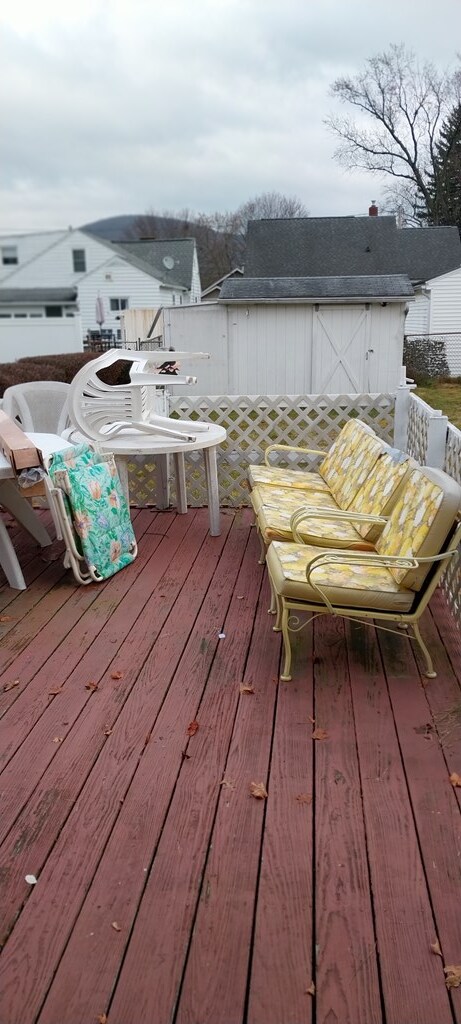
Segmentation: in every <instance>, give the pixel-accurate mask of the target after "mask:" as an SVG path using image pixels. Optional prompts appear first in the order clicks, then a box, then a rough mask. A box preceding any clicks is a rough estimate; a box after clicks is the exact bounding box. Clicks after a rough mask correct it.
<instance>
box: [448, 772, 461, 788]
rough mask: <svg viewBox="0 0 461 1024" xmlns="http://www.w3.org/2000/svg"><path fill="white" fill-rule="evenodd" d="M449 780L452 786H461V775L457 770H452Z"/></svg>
mask: <svg viewBox="0 0 461 1024" xmlns="http://www.w3.org/2000/svg"><path fill="white" fill-rule="evenodd" d="M450 782H451V784H452V786H461V775H458V773H457V772H452V773H451V775H450Z"/></svg>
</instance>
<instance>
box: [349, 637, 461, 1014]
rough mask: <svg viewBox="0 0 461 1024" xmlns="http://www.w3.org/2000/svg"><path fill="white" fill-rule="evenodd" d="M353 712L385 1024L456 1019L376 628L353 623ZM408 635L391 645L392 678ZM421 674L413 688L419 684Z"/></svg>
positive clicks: (388, 668)
mask: <svg viewBox="0 0 461 1024" xmlns="http://www.w3.org/2000/svg"><path fill="white" fill-rule="evenodd" d="M347 632H348V648H349V651H350V652H351V653H350V656H351V657H352V656H353V659H354V663H353V667H352V665H351V679H352V692H353V701H354V716H355V723H356V734H357V745H358V754H359V763H360V774H361V783H362V793H363V804H364V818H365V828H366V835H367V846H368V856H369V864H370V875H371V885H372V892H373V901H374V912H375V920H376V933H377V938H378V954H379V962H380V969H381V983H382V991H383V998H384V1006H385V1013H386V1024H402V1021H405V1022H408V1024H434V1022H435V1021H437V1024H452V1020H453V1018H452V1013H451V1008H450V1000H449V997H448V992H447V989H446V988H445V985H444V980H443V971H442V964H441V961H440V958H439V957H436V956H434V955H432V954H431V951H430V943H431V942H432V941H434V933H435V922H434V918H433V914H432V909H431V904H430V899H429V894H428V891H427V884H426V879H425V874H424V865H423V863H422V860H421V854H420V850H419V845H418V837H417V834H416V829H415V823H414V818H413V809H412V805H411V801H410V797H409V793H408V789H407V784H406V778H405V767H404V763H403V761H402V757H401V752H400V748H399V744H398V738H397V735H396V729H395V722H394V717H393V714H392V707H391V704H390V700H389V694H388V690H387V684H386V679H385V676H384V674H383V669H382V663H381V659H380V655H379V648H378V645H377V642H376V638H375V635H374V630H373V628H370V627H365V626H360V625H357V624H355V623H349V624H348V629H347ZM407 643H408V640H407V639H404V638H402V639H401V638H400V637H397V636H395V635H393V637H392V644H389V647H388V648H387V650H386V655H387V657H386V663H385V666H386V671H387V672H389V674H390V675H391V674H392V672H393V671H394V669H393V662H392V661H391V659H394V664H395V662H396V660H397V659H398V658H399V657H400V654H399V648H401V645H405V644H407ZM419 685H420V681H419V678H418V679H416V680H415V679H414V680H413V686H416V687H417V686H419Z"/></svg>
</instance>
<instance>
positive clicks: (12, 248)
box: [2, 245, 19, 267]
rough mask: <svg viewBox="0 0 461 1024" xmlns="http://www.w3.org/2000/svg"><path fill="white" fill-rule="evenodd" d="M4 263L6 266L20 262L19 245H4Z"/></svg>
mask: <svg viewBox="0 0 461 1024" xmlns="http://www.w3.org/2000/svg"><path fill="white" fill-rule="evenodd" d="M2 263H3V266H4V267H10V266H13V265H16V264H17V263H19V260H18V247H17V245H2Z"/></svg>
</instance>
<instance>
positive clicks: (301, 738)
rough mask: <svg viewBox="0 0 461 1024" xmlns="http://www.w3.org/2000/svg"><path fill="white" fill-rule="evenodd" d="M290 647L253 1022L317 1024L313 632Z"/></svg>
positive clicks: (272, 781)
mask: <svg viewBox="0 0 461 1024" xmlns="http://www.w3.org/2000/svg"><path fill="white" fill-rule="evenodd" d="M271 621H272V623H274V621H275V620H274V618H273V617H272V616H271ZM274 637H275V638H277V634H274ZM277 642H279V640H278V641H277ZM292 646H293V679H292V681H291V682H288V683H279V684H278V686H277V691H278V700H277V713H276V720H275V730H274V741H273V750H272V758H271V767H270V775H269V785H268V791H269V798H268V801H267V808H266V820H265V827H264V839H263V845H262V857H261V872H260V879H259V885H258V893H257V912H256V921H255V934H254V943H253V955H252V964H251V979H250V990H249V999H248V1017H247V1020H248V1024H280V1022H281V1021H282V1022H283V1024H310V1022H311V1021H312V1020H313V1019H314V1018H313V1001H312V996H311V995H309V994H308V992H307V989H308V987H309V985H310V984H311V982H312V949H313V946H312V906H313V903H312V899H313V897H312V857H313V847H312V843H313V837H312V814H313V803H310V802H309V800H310V798H311V797H312V796H313V792H314V779H313V759H312V755H313V750H312V722H311V721H310V719H311V718H312V717H313V685H312V633H311V627H309V626H307V627H305V628H304V630H303V631H302V632H301V633H298V634H294V636H293V643H292Z"/></svg>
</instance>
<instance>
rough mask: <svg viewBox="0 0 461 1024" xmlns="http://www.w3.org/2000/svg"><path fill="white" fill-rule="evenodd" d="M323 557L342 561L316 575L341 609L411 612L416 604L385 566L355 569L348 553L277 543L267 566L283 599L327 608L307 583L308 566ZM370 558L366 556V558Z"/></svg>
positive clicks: (322, 587) (330, 564)
mask: <svg viewBox="0 0 461 1024" xmlns="http://www.w3.org/2000/svg"><path fill="white" fill-rule="evenodd" d="M319 554H322V555H324V556H330V555H331V556H335V557H336V558H337V559H338V560H337V561H332V562H329V563H328V564H326V565H321V566H319V568H318V569H315V571H314V576H313V579H314V582H315V584H316V585H318V586H319V587H321V589H322V591H323V592H324V593H325V594H326V596H327V597H328V599H329V600H330V601H331V603H332V604H333V605H336V606H337V607H338V608H345V607H346V608H364V609H368V608H371V609H373V608H376V609H382V610H394V611H396V612H407V611H409V610H410V608H411V606H412V603H413V601H414V596H415V595H414V593H413V591H412V590H409V589H407V588H405V587H402V586H401V585H399V583H398V582H397V581H396V579H395V578H394V576H393V575H392V572H391V571H390V570H389V569H388V568H387V567H385V566H379V565H371V564H370V565H351V564H349V565H348V564H347V562H346V561H344V562H342V561H341V558H344V559H347V555H346V554H345V552H344V551H339V550H338V551H332V550H329V551H328V552H326V551H323V552H319V549H318V548H317V547H314V545H310V544H294V543H291V544H290V543H288V544H287V543H281V542H279V541H273V543H272V544H271V545H270V547H269V549H268V552H267V556H266V557H267V566H268V569H269V573H270V576H271V579H272V583H273V585H274V587H275V589H276V591H277V593H278V594H280V595H281V596H283V597H286V598H288V599H291V600H298V601H306V603H308V604H320V605H322V604H324V602H323V601H322V597H321V595H320V594H319V593H318V591H317V590H316V589H315V587H314V586H312V583H308V582H307V578H306V572H307V569H308V566H309V565H310V564H311V562H312V560H313V559H314V558H317V557H318V556H319ZM363 557H364V558H366V555H364V556H363Z"/></svg>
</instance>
